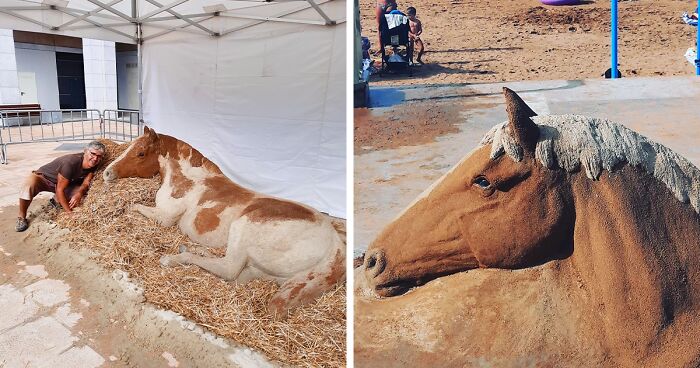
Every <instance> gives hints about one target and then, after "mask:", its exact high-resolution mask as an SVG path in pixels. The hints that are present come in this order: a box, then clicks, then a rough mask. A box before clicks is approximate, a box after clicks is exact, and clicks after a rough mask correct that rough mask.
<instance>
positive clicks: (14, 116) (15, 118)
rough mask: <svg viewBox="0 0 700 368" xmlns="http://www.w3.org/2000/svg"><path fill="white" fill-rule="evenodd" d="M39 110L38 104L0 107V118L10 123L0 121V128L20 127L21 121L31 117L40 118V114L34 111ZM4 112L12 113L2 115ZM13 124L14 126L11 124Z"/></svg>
mask: <svg viewBox="0 0 700 368" xmlns="http://www.w3.org/2000/svg"><path fill="white" fill-rule="evenodd" d="M35 110H41V105H40V104H5V105H0V118H5V119H8V120H9V121H10V123H7V122H5V121H0V127H7V126H11V125H22V121H25V120H27V119H28V118H30V117H32V116H40V115H41V112H39V111H35ZM6 111H12V112H11V113H9V114H4V112H6ZM24 111H26V112H24ZM12 122H14V123H15V124H12Z"/></svg>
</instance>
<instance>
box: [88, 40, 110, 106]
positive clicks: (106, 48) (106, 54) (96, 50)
mask: <svg viewBox="0 0 700 368" xmlns="http://www.w3.org/2000/svg"><path fill="white" fill-rule="evenodd" d="M83 61H84V63H85V99H86V101H87V108H88V109H97V110H100V111H102V110H105V109H110V110H115V109H117V67H116V53H115V49H114V42H109V41H100V40H91V39H88V38H84V39H83Z"/></svg>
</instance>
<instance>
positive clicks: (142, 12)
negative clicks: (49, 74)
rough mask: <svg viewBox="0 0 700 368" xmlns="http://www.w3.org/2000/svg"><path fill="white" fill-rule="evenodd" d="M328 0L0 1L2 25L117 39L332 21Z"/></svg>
mask: <svg viewBox="0 0 700 368" xmlns="http://www.w3.org/2000/svg"><path fill="white" fill-rule="evenodd" d="M331 1H332V0H270V1H265V0H0V24H2V25H3V27H4V28H10V29H15V30H23V31H30V32H42V33H53V34H62V35H67V36H74V37H81V38H92V39H100V40H106V41H115V42H123V43H137V41H138V39H139V37H138V35H137V32H138V31H137V24H140V25H141V37H140V38H141V39H142V40H143V41H146V42H147V41H148V40H150V39H154V38H157V37H160V36H162V35H165V34H168V33H171V32H174V31H177V32H189V33H195V34H197V33H198V34H203V35H209V36H212V37H218V36H225V35H227V34H231V33H233V32H236V31H239V30H242V29H246V28H249V27H252V26H255V25H258V24H261V23H264V22H285V23H302V24H315V25H334V24H338V23H342V22H345V9H344V7H343V9H342V11H340V12H338V11H335V12H333V11H329V10H328V9H325V7H321V6H320V5H322V4H325V3H328V2H331Z"/></svg>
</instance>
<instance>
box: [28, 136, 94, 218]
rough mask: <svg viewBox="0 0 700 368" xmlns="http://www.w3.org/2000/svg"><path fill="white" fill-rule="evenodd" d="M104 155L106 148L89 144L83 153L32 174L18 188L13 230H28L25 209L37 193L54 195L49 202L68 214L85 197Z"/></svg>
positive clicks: (69, 156) (92, 143)
mask: <svg viewBox="0 0 700 368" xmlns="http://www.w3.org/2000/svg"><path fill="white" fill-rule="evenodd" d="M104 154H105V146H104V145H103V144H102V143H100V142H98V141H92V142H90V143H89V144H88V145H87V146H86V147H85V149H84V150H83V152H80V153H73V154H69V155H65V156H61V157H59V158H57V159H55V160H53V161H51V162H50V163H48V164H46V165H44V166H42V167H40V168H39V169H38V170H36V171H32V173H31V174H30V175H29V177H27V180H26V181H25V182H24V185H23V186H22V188H20V193H19V217H17V224H16V225H15V230H17V231H24V230H27V228H28V227H29V223H28V222H27V209H29V205H30V204H31V203H32V200H33V199H34V197H35V196H36V195H37V194H39V193H40V192H52V193H56V195H55V196H54V198H52V199H51V201H52V202H53V203H54V205H56V206H58V205H60V206H61V207H63V210H64V211H66V212H71V211H72V210H73V208H75V207H76V206H78V205H79V204H80V201H81V200H82V198H83V197H84V196H85V194H86V193H87V190H88V188H89V187H90V181H92V177H93V175H94V174H95V171H96V170H97V167H98V166H99V164H100V162H101V161H102V157H103V156H104ZM56 202H58V204H56Z"/></svg>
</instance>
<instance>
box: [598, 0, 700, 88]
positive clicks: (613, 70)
mask: <svg viewBox="0 0 700 368" xmlns="http://www.w3.org/2000/svg"><path fill="white" fill-rule="evenodd" d="M698 1H700V0H698ZM610 17H611V19H610V27H611V30H610V38H611V49H612V50H611V52H610V54H611V55H610V56H611V60H610V62H611V64H612V66H611V67H610V78H612V79H617V0H612V3H611V4H610Z"/></svg>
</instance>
